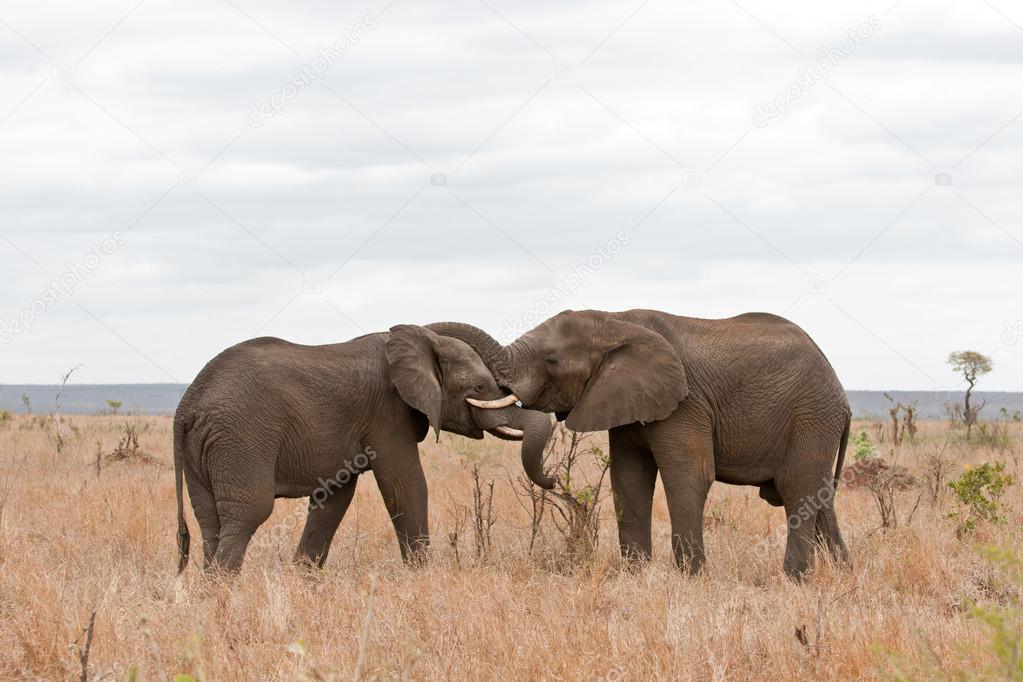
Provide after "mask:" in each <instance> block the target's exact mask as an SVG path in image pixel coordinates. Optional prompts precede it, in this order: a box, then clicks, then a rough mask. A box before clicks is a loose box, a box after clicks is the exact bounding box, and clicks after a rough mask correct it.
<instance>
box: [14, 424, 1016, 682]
mask: <svg viewBox="0 0 1023 682" xmlns="http://www.w3.org/2000/svg"><path fill="white" fill-rule="evenodd" d="M44 421H45V418H33V417H29V416H17V417H14V418H13V419H12V420H10V421H8V422H7V423H6V424H3V425H2V426H0V496H3V495H4V494H5V491H6V497H5V498H4V499H3V510H2V518H0V679H11V678H14V679H22V678H24V679H79V676H80V675H81V674H82V673H81V671H82V663H81V660H80V654H81V650H82V649H83V648H84V642H85V636H84V633H85V630H86V628H87V626H88V623H89V620H90V614H92V613H93V611H95V614H96V615H95V625H94V632H93V641H92V645H91V650H90V652H89V658H88V663H87V668H88V670H87V679H90V680H91V679H131V678H132V676H133V675H136V674H137V676H138V678H139V679H147V680H162V679H167V680H173V679H174V677H175V675H190V676H191V677H193V678H195V679H204V680H205V679H215V680H235V679H237V680H242V679H244V680H264V679H286V680H292V679H352V678H353V677H357V676H361V677H363V678H367V679H369V678H377V679H386V678H403V677H407V678H410V679H465V678H469V679H494V680H511V679H548V680H555V679H591V680H595V679H603V680H645V679H769V680H791V679H796V678H806V679H856V678H868V679H872V678H891V677H896V676H897V675H898V674H899V671H901V674H904V675H905V676H906V677H907V678H909V679H921V678H931V677H934V676H936V675H937V674H938V673H939V672H944V673H947V674H948V675H949V676H950V677H956V676H957V675H959V674H962V675H965V676H966V677H970V676H973V677H977V678H982V679H983V678H988V676H989V675H1001V676H1004V675H1005V673H1004V672H1001V673H999V672H998V670H997V669H996V668H995V666H996V665H997V664H998V663H997V660H996V658H995V657H994V656H993V655H992V654H991V653H990V652H989V648H990V647H989V643H990V641H991V635H990V631H989V630H988V628H987V627H986V626H985V625H983V624H982V623H981V622H979V621H978V620H977V619H976V618H975V617H974V616H973V615H972V613H971V605H972V604H974V603H976V604H980V605H982V606H987V607H991V608H995V607H999V606H1000V605H1004V604H1005V603H1007V602H1008V601H1009V600H1010V599H1011V598H1012V592H1011V590H1009V588H1007V587H1006V586H1005V585H1004V584H1003V583H1002V582H1001V581H1000V579H999V577H998V576H999V573H998V571H997V569H996V568H994V567H993V565H992V563H991V562H990V561H989V560H988V559H987V558H986V557H985V555H984V554H983V553H982V552H981V549H980V548H981V547H983V546H984V545H989V544H996V545H999V546H1002V547H1010V548H1011V547H1017V548H1018V547H1019V546H1020V539H1021V536H1023V533H1021V531H1020V527H1021V525H1023V524H1021V521H1023V484H1016V485H1014V486H1011V487H1010V488H1009V489H1008V491H1007V493H1006V495H1005V497H1004V498H1003V500H1004V503H1005V507H1006V512H1005V515H1006V521H1005V523H1003V524H1000V525H991V524H981V525H980V526H979V528H978V529H977V530H976V531H975V532H974V533H972V534H971V535H969V536H968V537H966V538H965V539H963V540H960V539H957V537H956V522H955V521H954V520H953V519H950V518H948V517H947V514H948V512H950V511H952V510H953V509H955V504H954V500H953V497H952V495H951V494H950V491H946V493H945V494H944V495H943V496H942V498H941V499H940V500H939V501H938V502H937V503H936V504H935V503H933V502H932V501H931V500H930V499H929V496H928V494H927V493H926V492H925V491H924V489H923V488H913V489H910V490H906V491H904V492H900V493H898V494H897V495H896V498H895V499H896V502H897V508H898V514H899V526H898V527H896V528H891V529H881V528H880V521H879V513H878V510H877V508H876V506H875V503H874V501H873V498H872V497H871V495H870V494H869V493H868V492H866V491H863V490H860V489H851V488H849V487H848V486H846V487H842V488H840V490H839V493H838V497H837V507H838V515H839V520H840V522H841V524H842V531H843V533H844V535H845V538H846V541H847V543H848V545H849V549H850V552H851V555H852V564H853V565H852V568H851V569H842V568H839V567H835V566H833V565H829V564H828V563H827V562H819V563H818V567H817V568H816V569H815V570H814V571H813V573H812V574H811V575H810V577H809V579H808V580H806V581H805V582H804V583H801V584H796V583H794V582H792V581H790V580H788V579H786V578H785V577H784V575H783V574H782V570H781V563H782V556H783V549H784V541H783V539H784V534H783V531H784V526H785V516H784V512H783V510H781V509H778V508H772V507H769V506H768V505H767V504H766V503H765V502H763V501H762V500H760V499H759V498H758V497H757V490H756V489H755V488H742V487H732V486H727V485H724V484H717V485H715V486H714V488H713V490H712V493H711V499H710V501H709V502H708V504H707V508H706V522H705V528H706V543H707V551H708V564H707V570H706V571H705V572H704V574H703V575H701V576H699V577H695V578H690V577H685V576H683V575H681V574H680V573H679V572H678V571H677V570H676V569H675V567H674V565H673V563H672V560H671V552H670V538H669V524H668V518H667V511H666V508H665V504H664V500H663V493H662V492H661V489H660V486H659V487H658V492H657V498H656V501H655V519H654V553H655V556H654V559H653V561H652V563H651V565H649V566H648V567H646V568H644V569H642V570H640V571H638V572H630V571H628V570H625V569H624V568H623V567H622V565H621V564H620V562H619V560H618V549H617V536H616V530H615V527H614V512H613V509H612V505H611V500H610V498H607V499H606V500H605V501H604V503H603V506H602V508H601V509H602V512H601V525H600V535H599V538H600V540H599V546H598V548H597V550H596V552H595V554H594V556H593V557H592V558H591V559H588V560H585V561H583V562H582V563H581V564H579V565H576V566H573V565H572V563H571V562H570V561H568V557H567V555H566V551H565V549H564V543H563V539H562V537H561V535H560V534H559V532H558V529H557V528H556V527H555V526H554V525H553V524H552V522H551V520H550V517H549V516H548V517H547V520H545V521H544V526H543V529H542V536H541V538H540V539H539V541H538V542H537V546H536V547H535V548H534V551H533V554H532V556H531V555H530V553H529V543H530V514H529V511H528V506H529V505H528V503H524V502H523V501H522V500H521V499H520V498H519V497H517V496H516V494H515V492H514V491H515V486H514V485H513V484H512V482H511V481H512V479H514V478H516V477H518V475H519V465H518V456H517V446H516V444H514V443H505V442H501V441H497V440H494V439H492V438H491V437H489V436H488V437H487V439H486V440H484V441H471V440H466V439H462V438H460V437H455V436H451V435H448V434H443V435H442V437H441V439H440V442H439V443H436V442H433V441H432V438H431V439H428V440H427V442H425V443H424V444H422V448H421V449H422V457H423V462H424V468H425V470H426V474H427V478H428V479H429V482H430V493H431V506H430V515H431V531H432V541H433V542H432V558H431V561H430V562H429V564H428V565H426V566H424V567H421V568H418V569H409V568H406V567H405V566H404V565H402V563H401V560H400V558H399V553H398V546H397V543H396V541H395V539H394V535H393V532H392V530H391V527H390V524H389V520H388V517H387V514H386V511H385V509H384V505H383V503H382V502H381V500H380V495H379V492H378V491H377V488H376V486H375V484H374V482H373V481H372V480H371V479H372V476H371V475H367V476H364V477H363V480H362V482H361V483H360V485H359V490H358V493H357V495H356V499H355V501H354V502H353V504H352V507H351V508H350V509H349V511H348V515H347V516H346V518H345V520H344V522H343V523H342V525H341V528H340V530H339V531H338V534H337V536H336V537H335V540H334V544H333V548H332V552H331V555H330V558H329V559H328V560H327V563H326V566H325V567H324V569H323V570H322V571H320V572H318V573H312V572H309V571H305V570H300V569H296V568H294V567H292V565H291V564H290V558H291V553H292V552H293V550H294V547H295V545H296V543H297V536H298V533H299V531H300V529H301V520H302V518H303V517H304V505H305V502H304V501H302V500H288V501H285V500H278V503H277V507H276V509H275V512H274V515H273V517H272V518H271V519H270V520H269V521H268V522H267V523H266V524H265V525H264V526H263V527H262V528H261V529H260V531H259V532H258V533H257V535H256V536H255V538H254V540H253V544H252V545H251V546H250V550H249V553H248V556H247V557H246V562H245V566H244V569H243V571H242V573H241V575H240V576H238V577H237V578H234V579H228V580H221V581H210V580H208V579H206V578H204V576H203V575H202V572H201V570H199V569H200V567H199V566H198V565H197V564H196V556H197V555H199V556H201V551H199V550H197V549H196V550H195V551H193V560H192V565H190V566H189V568H188V570H187V571H186V572H185V573H184V574H183V575H182V576H181V577H179V576H177V575H176V572H175V569H176V564H177V550H176V546H175V531H176V522H175V503H174V474H173V469H172V465H171V418H170V417H137V418H132V417H127V418H126V417H123V416H74V415H73V416H70V417H64V421H65V425H64V428H65V429H67V432H68V436H67V442H66V444H65V446H64V449H63V452H62V453H60V455H59V456H58V455H57V454H56V450H55V442H54V427H53V425H52V424H51V425H50V426H49V427H44V426H43V422H44ZM130 421H134V422H136V424H137V427H138V429H139V442H140V446H141V450H142V452H144V453H146V454H148V455H150V456H151V457H152V458H154V460H155V461H153V462H145V461H120V462H108V461H104V462H103V464H102V467H101V469H100V471H99V472H98V473H97V470H96V466H95V462H96V459H97V452H99V453H101V454H102V455H104V457H105V456H106V455H107V454H109V453H110V452H112V451H113V450H114V449H115V447H116V445H117V443H118V440H119V438H121V436H122V434H123V430H124V425H125V423H126V422H130ZM861 428H863V429H866V430H867V431H868V432H869V433H870V434H871V436H872V438H874V439H875V440H876V436H877V432H876V424H875V423H872V422H857V423H855V424H854V430H853V433H854V434H855V433H856V432H858V430H859V429H861ZM1009 428H1010V430H1011V447H1009V448H1008V449H1006V448H1005V447H1004V445H1003V446H1002V447H996V446H979V445H977V444H975V443H972V444H966V443H964V442H961V441H960V439H958V438H954V439H952V440H950V441H949V442H948V444H947V446H946V447H945V456H946V457H947V458H948V459H949V461H950V462H951V467H952V475H953V476H955V475H958V474H959V473H960V472H961V471H962V469H963V467H964V466H965V465H967V464H973V463H979V462H983V461H997V460H1002V461H1005V462H1006V464H1007V470H1008V472H1009V473H1012V474H1014V475H1016V474H1017V473H1018V472H1017V470H1016V464H1015V461H1014V459H1015V455H1016V454H1018V453H1019V452H1020V450H1021V446H1023V432H1021V431H1020V429H1019V425H1018V424H1012V425H1010V427H1009ZM948 430H949V426H948V424H947V423H945V422H927V423H924V424H922V425H921V429H920V433H919V434H918V435H917V437H916V439H915V442H913V443H903V444H902V445H900V446H899V447H898V448H897V449H896V451H895V453H894V454H895V456H897V460H898V463H899V464H902V465H905V466H906V467H907V468H908V469H909V470H910V472H911V473H913V474H914V475H916V476H917V477H918V478H920V477H922V475H923V473H922V472H923V468H924V459H925V457H926V456H927V455H933V454H936V453H938V452H940V451H941V450H942V448H943V446H944V445H945V443H946V437H947V433H948ZM877 447H878V450H879V452H880V454H881V455H883V456H884V457H885V458H886V459H889V460H890V459H891V458H892V456H893V453H892V448H893V446H892V444H891V442H890V438H889V439H887V440H886V442H882V443H880V444H878V446H877ZM851 450H852V446H850V453H849V457H848V459H847V464H848V463H851V462H852V452H851ZM474 463H478V464H479V466H480V470H481V473H482V476H483V478H484V479H485V480H490V479H492V480H493V481H494V502H493V513H494V516H495V517H496V524H495V525H494V527H493V530H492V548H491V552H490V555H489V557H488V558H487V559H486V560H485V561H477V560H476V557H475V550H474V538H473V530H472V527H471V520H470V521H469V523H468V524H467V525H465V526H464V527H463V528H462V529H461V533H460V536H459V538H458V543H457V545H458V549H457V554H456V550H455V548H454V547H453V546H452V544H451V541H450V533H451V532H452V530H453V528H454V526H455V525H456V518H458V517H459V515H460V513H461V512H459V510H466V509H469V508H471V507H472V504H473V489H474V486H473V479H472V466H473V464H474ZM914 507H916V510H915V512H913V513H912V518H911V519H909V517H910V514H911V511H912V510H913V508H914ZM188 519H189V525H190V528H191V530H192V538H193V544H194V543H197V542H198V541H199V533H198V527H197V525H196V524H195V520H194V518H192V516H191V509H189V510H188ZM907 520H908V521H907ZM371 581H372V582H373V584H374V585H375V587H374V588H373V594H372V599H371V598H370V590H371ZM797 630H798V632H799V636H798V637H797ZM360 651H362V652H363V655H362V657H361V662H360ZM357 668H359V670H357ZM185 679H187V678H185Z"/></svg>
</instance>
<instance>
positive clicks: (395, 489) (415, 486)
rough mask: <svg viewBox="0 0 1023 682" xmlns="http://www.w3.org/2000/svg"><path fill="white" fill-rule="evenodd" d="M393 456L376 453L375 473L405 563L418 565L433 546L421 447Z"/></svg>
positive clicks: (413, 445) (414, 447)
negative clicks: (430, 546) (421, 460)
mask: <svg viewBox="0 0 1023 682" xmlns="http://www.w3.org/2000/svg"><path fill="white" fill-rule="evenodd" d="M392 455H394V456H386V455H385V454H384V453H383V452H381V453H380V454H379V455H378V456H377V458H376V460H375V461H374V462H373V476H374V477H375V478H376V481H377V486H378V487H379V488H380V494H381V496H383V498H384V505H385V506H386V507H387V513H388V514H390V516H391V522H392V523H393V524H394V532H395V534H396V535H397V537H398V546H399V547H400V548H401V558H402V560H403V561H404V562H405V563H406V564H408V565H410V566H415V565H419V564H421V563H422V562H423V561H425V559H426V550H427V548H428V547H429V545H430V529H429V522H428V520H427V516H428V508H427V489H426V476H425V475H424V474H423V466H422V464H421V463H420V461H419V449H418V448H417V447H416V446H415V444H414V443H413V444H412V446H411V447H410V448H405V449H403V451H402V452H399V453H392Z"/></svg>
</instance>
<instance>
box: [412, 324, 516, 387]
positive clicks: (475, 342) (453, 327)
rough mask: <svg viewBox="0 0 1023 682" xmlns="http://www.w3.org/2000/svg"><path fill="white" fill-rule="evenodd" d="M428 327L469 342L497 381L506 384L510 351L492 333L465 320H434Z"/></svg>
mask: <svg viewBox="0 0 1023 682" xmlns="http://www.w3.org/2000/svg"><path fill="white" fill-rule="evenodd" d="M426 328H427V329H429V330H431V331H433V332H436V333H437V334H440V335H442V336H450V337H451V338H454V339H458V340H460V341H464V342H465V343H467V344H469V345H470V346H471V347H472V349H473V350H474V351H476V354H477V355H479V356H480V357H481V358H483V362H484V364H486V366H487V367H488V368H489V369H490V373H491V374H493V375H494V379H496V380H497V383H498V384H501V385H502V386H504V385H506V384H505V381H506V378H507V376H508V370H509V367H508V351H507V350H506V349H505V347H504V346H502V345H501V344H500V343H498V341H497V339H495V338H494V337H492V336H491V335H490V334H488V333H486V332H485V331H483V330H482V329H480V328H479V327H474V326H472V325H471V324H465V323H463V322H434V323H433V324H428V325H426Z"/></svg>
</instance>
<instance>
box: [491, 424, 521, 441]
mask: <svg viewBox="0 0 1023 682" xmlns="http://www.w3.org/2000/svg"><path fill="white" fill-rule="evenodd" d="M494 431H496V432H497V433H499V434H501V435H502V436H507V437H508V438H518V439H519V440H522V438H523V437H524V436H525V435H526V434H525V432H523V431H519V430H518V429H513V428H512V427H510V426H495V427H494Z"/></svg>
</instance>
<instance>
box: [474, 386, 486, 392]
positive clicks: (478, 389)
mask: <svg viewBox="0 0 1023 682" xmlns="http://www.w3.org/2000/svg"><path fill="white" fill-rule="evenodd" d="M474 390H475V391H476V392H477V393H483V392H484V391H486V390H487V387H486V384H476V388H475V389H474Z"/></svg>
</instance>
